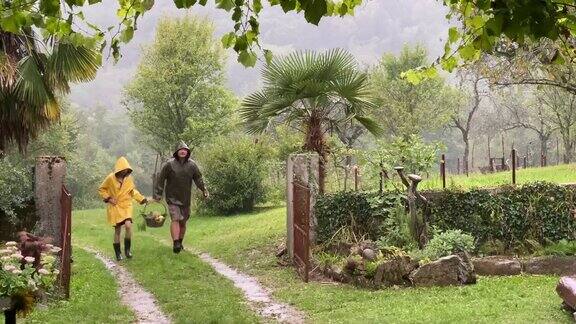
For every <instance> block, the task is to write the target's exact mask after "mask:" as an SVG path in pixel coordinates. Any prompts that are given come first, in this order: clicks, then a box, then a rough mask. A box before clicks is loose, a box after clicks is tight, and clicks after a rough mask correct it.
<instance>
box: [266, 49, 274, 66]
mask: <svg viewBox="0 0 576 324" xmlns="http://www.w3.org/2000/svg"><path fill="white" fill-rule="evenodd" d="M264 58H265V59H266V64H270V63H272V59H273V58H274V54H273V53H272V51H271V50H267V49H265V50H264Z"/></svg>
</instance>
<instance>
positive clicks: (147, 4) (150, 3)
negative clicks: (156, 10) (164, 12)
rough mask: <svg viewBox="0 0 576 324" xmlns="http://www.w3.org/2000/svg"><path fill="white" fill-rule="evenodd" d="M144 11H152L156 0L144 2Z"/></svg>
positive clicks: (144, 0)
mask: <svg viewBox="0 0 576 324" xmlns="http://www.w3.org/2000/svg"><path fill="white" fill-rule="evenodd" d="M142 6H143V7H144V10H150V9H152V7H153V6H154V0H142Z"/></svg>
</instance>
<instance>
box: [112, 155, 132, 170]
mask: <svg viewBox="0 0 576 324" xmlns="http://www.w3.org/2000/svg"><path fill="white" fill-rule="evenodd" d="M126 169H128V170H130V172H132V167H130V163H128V160H126V158H125V157H121V158H119V159H118V161H116V165H114V174H116V173H118V172H120V171H122V170H126Z"/></svg>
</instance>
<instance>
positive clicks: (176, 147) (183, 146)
mask: <svg viewBox="0 0 576 324" xmlns="http://www.w3.org/2000/svg"><path fill="white" fill-rule="evenodd" d="M181 149H185V150H187V151H188V155H187V156H186V160H188V159H189V158H190V148H189V147H188V145H186V143H184V141H180V142H178V144H176V146H175V148H174V154H172V156H173V157H174V158H175V159H176V160H178V151H180V150H181Z"/></svg>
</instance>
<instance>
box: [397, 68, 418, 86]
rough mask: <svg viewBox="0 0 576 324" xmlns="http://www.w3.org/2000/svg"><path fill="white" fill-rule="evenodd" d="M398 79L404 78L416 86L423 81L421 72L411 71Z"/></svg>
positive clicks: (402, 74)
mask: <svg viewBox="0 0 576 324" xmlns="http://www.w3.org/2000/svg"><path fill="white" fill-rule="evenodd" d="M400 77H402V78H405V79H406V80H407V81H408V82H410V83H411V84H413V85H418V84H420V82H422V80H423V79H424V75H423V74H422V71H419V70H415V69H411V70H408V71H405V72H402V73H401V74H400Z"/></svg>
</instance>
